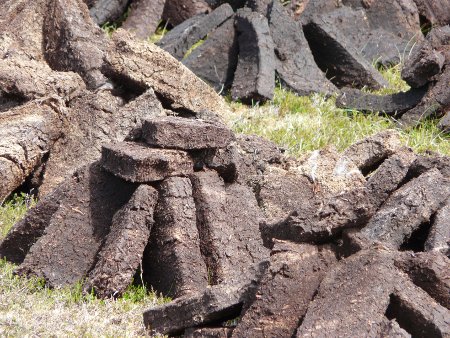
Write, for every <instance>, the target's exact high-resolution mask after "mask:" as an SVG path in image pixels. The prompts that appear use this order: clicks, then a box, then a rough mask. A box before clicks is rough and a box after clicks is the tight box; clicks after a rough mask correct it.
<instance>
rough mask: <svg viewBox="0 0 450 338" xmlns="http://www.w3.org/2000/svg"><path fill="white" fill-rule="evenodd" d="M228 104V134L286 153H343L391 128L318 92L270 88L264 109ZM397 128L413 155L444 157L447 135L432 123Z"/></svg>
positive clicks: (384, 120) (385, 120)
mask: <svg viewBox="0 0 450 338" xmlns="http://www.w3.org/2000/svg"><path fill="white" fill-rule="evenodd" d="M230 104H231V107H232V110H233V114H231V115H230V116H227V117H226V119H227V121H228V124H229V125H230V126H231V128H232V129H233V130H234V131H236V132H238V133H244V134H256V135H260V136H263V137H266V138H268V139H270V140H272V141H273V142H275V143H277V144H278V145H279V146H281V147H283V148H285V149H286V150H287V151H288V152H289V153H290V154H291V155H301V154H303V153H305V152H308V151H312V150H316V149H320V148H323V147H325V146H328V145H333V146H335V147H336V148H337V149H338V150H343V149H345V148H347V147H348V146H350V145H351V144H353V143H354V142H356V141H358V140H360V139H362V138H364V137H367V136H369V135H372V134H374V133H377V132H380V131H382V130H385V129H388V128H397V127H396V124H395V121H394V120H393V119H392V118H389V117H387V116H384V115H380V114H364V113H361V112H357V111H348V110H344V109H339V108H337V107H336V105H335V99H334V98H329V99H327V98H325V97H324V96H321V95H318V94H314V95H312V96H309V97H301V96H297V95H295V94H294V93H292V92H290V91H287V90H284V89H280V88H278V89H276V90H275V96H274V99H273V101H271V102H269V103H267V104H265V105H261V106H258V105H256V106H253V107H251V108H248V107H246V106H244V105H242V104H240V103H230ZM398 130H399V132H400V133H401V135H402V138H403V140H404V143H405V145H408V146H410V147H411V148H413V149H415V150H416V151H418V152H423V151H426V150H431V151H436V152H440V153H442V154H446V155H450V142H449V140H448V135H444V134H443V133H442V132H441V131H440V129H439V128H438V127H437V121H426V122H424V123H423V124H421V125H420V126H419V127H417V128H412V129H409V130H401V129H398Z"/></svg>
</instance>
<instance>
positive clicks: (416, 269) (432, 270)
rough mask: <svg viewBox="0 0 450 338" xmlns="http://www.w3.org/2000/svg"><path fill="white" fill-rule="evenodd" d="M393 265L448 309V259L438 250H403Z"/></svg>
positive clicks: (449, 296) (449, 289) (449, 287)
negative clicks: (413, 251)
mask: <svg viewBox="0 0 450 338" xmlns="http://www.w3.org/2000/svg"><path fill="white" fill-rule="evenodd" d="M395 265H396V266H397V267H398V268H399V269H401V270H403V271H404V272H406V273H407V274H408V276H409V278H411V280H412V281H413V283H414V284H416V285H417V286H419V287H421V288H422V289H424V290H425V291H426V292H427V293H428V294H429V295H430V296H431V297H433V298H434V299H435V300H436V301H437V302H438V303H439V304H441V305H442V306H444V307H445V308H447V309H450V278H449V276H448V272H449V271H450V261H449V259H448V258H447V257H446V256H444V255H443V254H441V253H439V252H419V253H416V254H414V255H412V254H411V253H409V252H405V253H404V254H402V255H399V256H398V258H396V259H395Z"/></svg>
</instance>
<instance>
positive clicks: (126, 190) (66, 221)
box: [17, 162, 136, 287]
mask: <svg viewBox="0 0 450 338" xmlns="http://www.w3.org/2000/svg"><path fill="white" fill-rule="evenodd" d="M67 180H68V184H69V188H70V189H68V190H67V192H66V193H65V194H64V196H63V197H62V198H61V200H60V202H59V203H60V207H59V209H58V210H57V211H56V212H55V213H54V214H53V215H52V217H51V220H50V223H49V225H48V226H47V227H46V228H45V230H44V233H43V235H42V236H41V237H40V238H39V240H38V241H37V242H36V243H35V244H34V245H33V246H32V247H31V249H30V252H29V253H28V255H27V256H26V257H25V260H24V261H23V263H22V264H21V265H20V266H19V267H18V269H17V272H18V273H19V274H27V275H36V276H39V277H43V278H44V279H45V280H46V281H47V282H48V284H49V286H52V287H56V286H64V285H70V284H73V283H76V282H78V281H80V280H81V279H83V278H84V277H86V275H87V273H88V272H89V270H90V269H91V268H92V267H93V266H94V264H95V262H96V259H97V253H98V251H99V250H100V248H101V246H102V245H103V241H104V239H105V238H106V236H107V235H108V233H109V231H110V226H111V222H112V219H113V215H114V214H115V212H116V211H117V210H118V209H120V208H121V207H122V206H123V205H124V204H125V203H126V202H127V201H128V200H129V199H130V197H131V195H132V194H133V192H134V190H135V189H136V186H135V185H134V184H130V183H126V182H124V181H123V180H122V179H120V178H116V177H115V176H113V175H112V174H109V173H108V172H105V171H103V170H102V168H101V166H100V165H99V164H98V163H97V162H95V163H93V164H91V165H87V166H85V167H83V168H81V169H79V170H78V171H76V172H75V173H74V174H73V175H72V176H71V177H69V178H68V179H67Z"/></svg>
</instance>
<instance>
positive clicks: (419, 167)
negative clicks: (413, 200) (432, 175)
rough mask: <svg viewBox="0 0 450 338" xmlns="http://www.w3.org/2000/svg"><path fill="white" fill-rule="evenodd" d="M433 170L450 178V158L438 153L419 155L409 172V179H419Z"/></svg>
mask: <svg viewBox="0 0 450 338" xmlns="http://www.w3.org/2000/svg"><path fill="white" fill-rule="evenodd" d="M433 168H436V169H438V170H439V171H440V172H441V173H442V175H444V176H445V177H450V156H445V155H440V154H437V153H434V154H431V155H430V154H427V155H417V158H416V160H415V161H414V162H413V163H412V164H411V167H410V169H409V171H408V178H414V177H418V176H419V175H421V174H423V173H425V172H427V171H428V170H430V169H433Z"/></svg>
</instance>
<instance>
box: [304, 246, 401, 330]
mask: <svg viewBox="0 0 450 338" xmlns="http://www.w3.org/2000/svg"><path fill="white" fill-rule="evenodd" d="M400 276H402V274H401V273H400V272H399V271H397V269H395V267H394V264H393V259H392V257H391V254H390V253H388V252H386V251H377V250H366V251H362V252H359V253H357V254H356V255H353V256H351V257H349V258H347V259H345V260H343V261H340V262H339V263H338V264H336V265H334V267H333V268H332V269H331V270H330V271H329V272H328V273H327V274H326V276H325V278H324V279H323V280H322V283H321V284H320V288H319V291H318V293H317V295H316V296H315V299H314V301H312V302H311V304H310V305H309V307H308V312H307V314H306V316H305V318H304V319H303V322H302V323H301V325H300V327H299V328H298V330H297V335H296V336H297V337H298V338H300V337H325V336H328V335H329V334H330V332H332V335H333V336H335V337H377V336H379V335H378V334H379V332H380V330H381V329H382V327H384V325H382V324H383V323H384V320H385V316H384V313H385V311H386V309H387V307H388V305H389V301H390V298H389V296H390V294H391V293H392V292H393V291H394V288H395V285H396V283H397V282H398V281H399V277H400ZM344 313H345V314H347V315H344V316H343V314H344Z"/></svg>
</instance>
